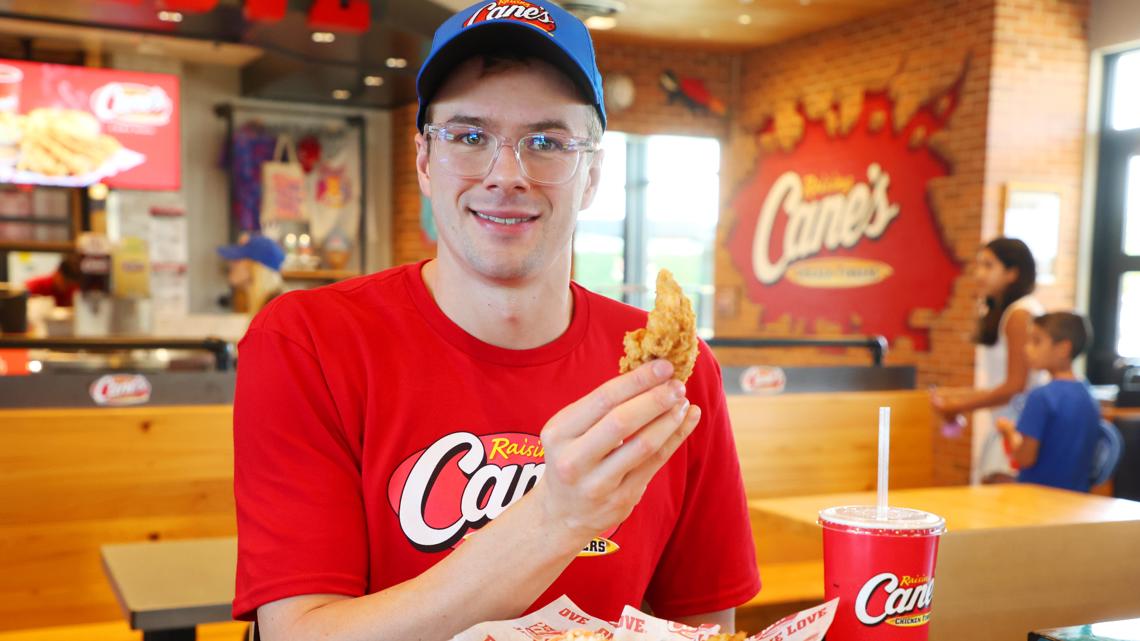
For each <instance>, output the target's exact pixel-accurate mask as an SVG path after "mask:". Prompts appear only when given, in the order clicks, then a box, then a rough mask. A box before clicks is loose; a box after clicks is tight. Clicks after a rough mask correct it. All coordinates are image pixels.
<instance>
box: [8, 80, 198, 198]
mask: <svg viewBox="0 0 1140 641" xmlns="http://www.w3.org/2000/svg"><path fill="white" fill-rule="evenodd" d="M178 89H179V85H178V78H177V76H172V75H167V74H155V73H141V72H133V71H120V70H117V69H94V68H88V67H72V66H66V65H50V64H41V63H32V62H24V61H20V60H0V183H17V184H34V185H53V186H59V187H86V186H88V185H92V184H95V183H98V182H102V183H106V184H107V186H109V187H112V188H117V189H152V190H175V189H178V187H179V178H180V173H181V167H180V155H181V154H180V150H179V118H178V116H179V109H178Z"/></svg>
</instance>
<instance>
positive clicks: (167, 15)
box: [158, 11, 182, 22]
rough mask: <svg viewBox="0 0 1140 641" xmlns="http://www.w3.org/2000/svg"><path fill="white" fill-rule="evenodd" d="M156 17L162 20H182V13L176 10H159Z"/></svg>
mask: <svg viewBox="0 0 1140 641" xmlns="http://www.w3.org/2000/svg"><path fill="white" fill-rule="evenodd" d="M158 19H159V20H161V21H163V22H182V14H181V13H178V12H177V11H159V12H158Z"/></svg>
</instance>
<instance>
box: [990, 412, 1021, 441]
mask: <svg viewBox="0 0 1140 641" xmlns="http://www.w3.org/2000/svg"><path fill="white" fill-rule="evenodd" d="M995 425H996V427H997V431H999V432H1001V433H1002V436H1005V437H1006V438H1009V436H1010V435H1011V434H1013V433H1014V432H1015V431H1017V426H1016V425H1014V423H1013V421H1011V420H1010V419H1008V418H1005V417H1002V418H999V419H997V421H995Z"/></svg>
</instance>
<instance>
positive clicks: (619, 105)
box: [602, 73, 637, 113]
mask: <svg viewBox="0 0 1140 641" xmlns="http://www.w3.org/2000/svg"><path fill="white" fill-rule="evenodd" d="M602 84H603V87H604V91H603V94H604V95H605V101H606V111H607V112H613V113H616V112H619V111H625V110H626V109H629V107H630V106H631V105H633V101H634V98H635V97H636V94H637V91H636V89H635V88H634V85H633V78H630V77H629V75H628V74H624V73H607V74H605V79H604V80H603V82H602Z"/></svg>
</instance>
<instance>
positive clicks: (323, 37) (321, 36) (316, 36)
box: [313, 31, 336, 44]
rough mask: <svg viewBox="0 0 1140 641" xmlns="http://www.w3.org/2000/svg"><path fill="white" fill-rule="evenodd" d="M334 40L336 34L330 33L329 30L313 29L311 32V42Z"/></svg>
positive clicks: (326, 42) (324, 42)
mask: <svg viewBox="0 0 1140 641" xmlns="http://www.w3.org/2000/svg"><path fill="white" fill-rule="evenodd" d="M334 40H336V34H334V33H332V32H331V31H314V32H313V42H319V43H321V44H328V43H330V42H333V41H334Z"/></svg>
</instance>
